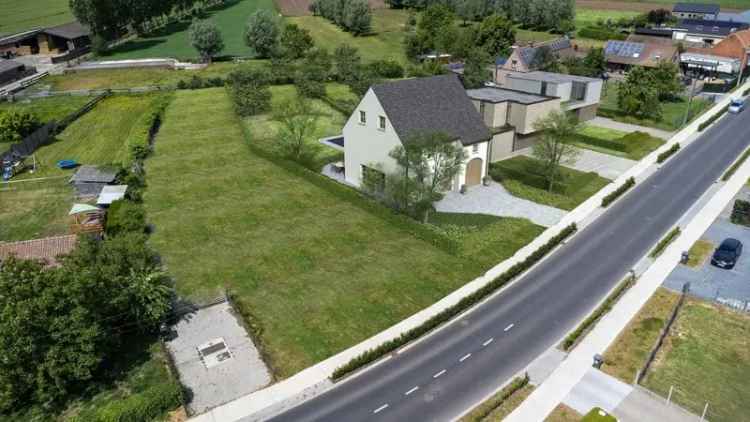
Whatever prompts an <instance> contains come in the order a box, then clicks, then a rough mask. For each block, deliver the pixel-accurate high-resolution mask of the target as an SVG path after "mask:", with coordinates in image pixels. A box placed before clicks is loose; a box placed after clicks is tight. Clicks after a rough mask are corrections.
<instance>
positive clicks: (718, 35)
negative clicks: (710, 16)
mask: <svg viewBox="0 0 750 422" xmlns="http://www.w3.org/2000/svg"><path fill="white" fill-rule="evenodd" d="M748 27H750V26H748V24H747V23H743V22H732V21H719V20H703V19H683V20H681V21H680V23H678V24H677V25H676V26H675V27H674V28H673V32H672V38H673V39H674V40H675V41H682V42H687V43H693V44H704V45H712V44H716V43H718V42H719V41H721V40H723V39H724V38H726V37H728V36H729V35H731V34H733V33H735V32H737V31H741V30H744V29H748Z"/></svg>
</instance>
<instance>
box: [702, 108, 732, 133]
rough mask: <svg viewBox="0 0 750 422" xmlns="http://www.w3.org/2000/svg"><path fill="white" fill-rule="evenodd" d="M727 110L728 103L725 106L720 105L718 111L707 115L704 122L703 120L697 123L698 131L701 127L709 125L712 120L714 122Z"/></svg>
mask: <svg viewBox="0 0 750 422" xmlns="http://www.w3.org/2000/svg"><path fill="white" fill-rule="evenodd" d="M727 110H729V105H726V106H724V107H722V108H721V110H719V111H717V112H716V114H714V115H713V116H711V117H709V118H708V119H706V121H705V122H703V123H701V124H700V125H698V132H701V131H702V130H703V129H705V128H707V127H709V126H711V124H712V123H713V122H715V121H716V120H718V119H719V117H721V116H723V115H724V113H726V112H727Z"/></svg>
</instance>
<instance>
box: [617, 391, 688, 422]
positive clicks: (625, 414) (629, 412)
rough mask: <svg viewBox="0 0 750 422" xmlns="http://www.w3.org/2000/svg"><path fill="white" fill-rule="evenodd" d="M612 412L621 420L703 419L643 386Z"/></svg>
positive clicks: (679, 421)
mask: <svg viewBox="0 0 750 422" xmlns="http://www.w3.org/2000/svg"><path fill="white" fill-rule="evenodd" d="M610 413H612V414H613V415H615V417H617V419H618V420H620V421H621V422H699V421H700V420H701V419H700V418H699V417H698V416H696V415H694V414H692V413H690V412H688V411H687V410H685V409H683V408H681V407H679V406H677V405H676V404H674V403H670V404H667V403H666V400H664V399H663V398H662V397H659V396H657V395H655V394H653V393H651V392H649V391H647V390H645V389H643V388H641V387H635V388H633V391H632V392H631V393H630V394H628V396H627V397H625V399H624V400H622V402H620V404H619V405H618V406H617V407H616V408H614V409H613V410H612V411H611V412H610Z"/></svg>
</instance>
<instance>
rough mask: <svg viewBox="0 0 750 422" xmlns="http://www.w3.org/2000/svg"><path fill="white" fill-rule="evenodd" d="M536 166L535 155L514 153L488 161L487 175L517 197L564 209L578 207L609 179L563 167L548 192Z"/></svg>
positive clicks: (538, 166)
mask: <svg viewBox="0 0 750 422" xmlns="http://www.w3.org/2000/svg"><path fill="white" fill-rule="evenodd" d="M539 169H540V164H539V162H538V161H537V160H536V159H535V158H531V157H526V156H517V157H513V158H510V159H507V160H503V161H499V162H497V163H492V164H490V176H492V178H493V179H495V180H496V181H498V182H500V183H502V184H503V186H505V188H506V189H507V190H508V191H509V192H510V193H511V194H513V195H515V196H517V197H519V198H524V199H528V200H530V201H534V202H536V203H539V204H543V205H549V206H552V207H555V208H561V209H564V210H572V209H573V208H575V207H577V206H578V205H580V204H581V203H582V202H583V201H585V200H586V199H588V198H589V197H590V196H591V195H593V194H595V193H596V192H598V191H599V189H601V188H603V187H604V186H606V185H607V184H608V183H609V182H610V181H609V180H607V179H605V178H603V177H601V176H599V175H597V174H596V173H583V172H581V171H578V170H574V169H571V168H568V167H562V169H561V175H562V180H561V183H560V184H557V185H556V186H555V188H554V189H553V191H552V192H550V191H549V190H548V189H546V181H545V180H544V178H543V177H542V176H541V175H540V174H539Z"/></svg>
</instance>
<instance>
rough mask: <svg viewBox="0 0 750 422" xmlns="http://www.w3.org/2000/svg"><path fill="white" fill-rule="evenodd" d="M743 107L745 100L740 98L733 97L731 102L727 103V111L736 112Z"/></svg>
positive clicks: (740, 110)
mask: <svg viewBox="0 0 750 422" xmlns="http://www.w3.org/2000/svg"><path fill="white" fill-rule="evenodd" d="M744 109H745V100H743V99H742V98H733V99H732V102H730V103H729V112H730V113H733V114H737V113H740V112H742V110H744Z"/></svg>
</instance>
